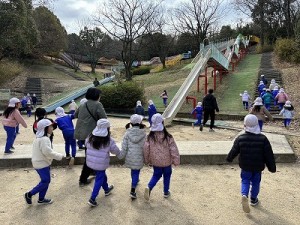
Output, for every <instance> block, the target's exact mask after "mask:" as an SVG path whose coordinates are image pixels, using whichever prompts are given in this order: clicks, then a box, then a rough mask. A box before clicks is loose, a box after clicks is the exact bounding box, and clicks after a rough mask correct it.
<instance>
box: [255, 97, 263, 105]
mask: <svg viewBox="0 0 300 225" xmlns="http://www.w3.org/2000/svg"><path fill="white" fill-rule="evenodd" d="M254 105H263V102H262V99H261V98H260V97H257V98H256V99H255V101H254Z"/></svg>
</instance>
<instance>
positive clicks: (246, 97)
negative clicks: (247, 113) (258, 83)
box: [242, 93, 250, 102]
mask: <svg viewBox="0 0 300 225" xmlns="http://www.w3.org/2000/svg"><path fill="white" fill-rule="evenodd" d="M242 101H243V102H249V101H250V95H249V94H248V93H243V94H242Z"/></svg>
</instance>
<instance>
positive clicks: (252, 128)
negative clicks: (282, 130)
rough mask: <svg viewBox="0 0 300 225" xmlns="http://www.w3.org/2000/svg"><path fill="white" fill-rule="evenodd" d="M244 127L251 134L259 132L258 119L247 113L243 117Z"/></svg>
mask: <svg viewBox="0 0 300 225" xmlns="http://www.w3.org/2000/svg"><path fill="white" fill-rule="evenodd" d="M244 129H245V131H247V132H250V133H253V134H260V128H259V125H258V119H257V117H256V116H255V115H253V114H249V115H247V116H245V118H244Z"/></svg>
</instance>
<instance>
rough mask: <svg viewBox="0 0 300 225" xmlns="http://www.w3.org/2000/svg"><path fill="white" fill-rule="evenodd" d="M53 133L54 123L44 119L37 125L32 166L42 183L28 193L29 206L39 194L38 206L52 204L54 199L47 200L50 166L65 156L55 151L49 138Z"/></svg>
mask: <svg viewBox="0 0 300 225" xmlns="http://www.w3.org/2000/svg"><path fill="white" fill-rule="evenodd" d="M52 132H53V126H52V122H51V121H50V120H48V119H42V120H40V121H39V122H38V124H37V132H36V139H35V140H34V142H33V149H32V160H31V161H32V165H33V168H34V169H35V170H36V172H37V173H38V174H39V176H40V178H41V181H40V183H39V184H38V185H37V186H35V187H34V188H33V189H32V190H31V191H29V192H26V193H25V195H24V197H25V200H26V202H27V204H29V205H31V204H32V196H33V195H35V194H37V193H39V200H38V204H51V203H52V202H53V201H52V199H47V198H45V196H46V193H47V190H48V187H49V184H50V181H51V175H50V165H51V163H52V160H53V159H55V160H62V157H63V155H62V154H60V153H58V152H55V151H53V149H52V147H51V142H50V139H49V136H50V135H51V133H52Z"/></svg>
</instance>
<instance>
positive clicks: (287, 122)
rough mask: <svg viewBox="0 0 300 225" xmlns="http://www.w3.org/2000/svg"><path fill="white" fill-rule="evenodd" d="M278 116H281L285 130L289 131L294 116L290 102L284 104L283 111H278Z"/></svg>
mask: <svg viewBox="0 0 300 225" xmlns="http://www.w3.org/2000/svg"><path fill="white" fill-rule="evenodd" d="M279 115H282V116H283V124H284V127H285V128H286V129H287V130H288V129H290V126H291V121H292V119H293V117H294V115H295V112H294V106H292V103H291V102H290V101H286V102H285V104H284V106H283V109H282V110H281V111H280V113H279Z"/></svg>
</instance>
